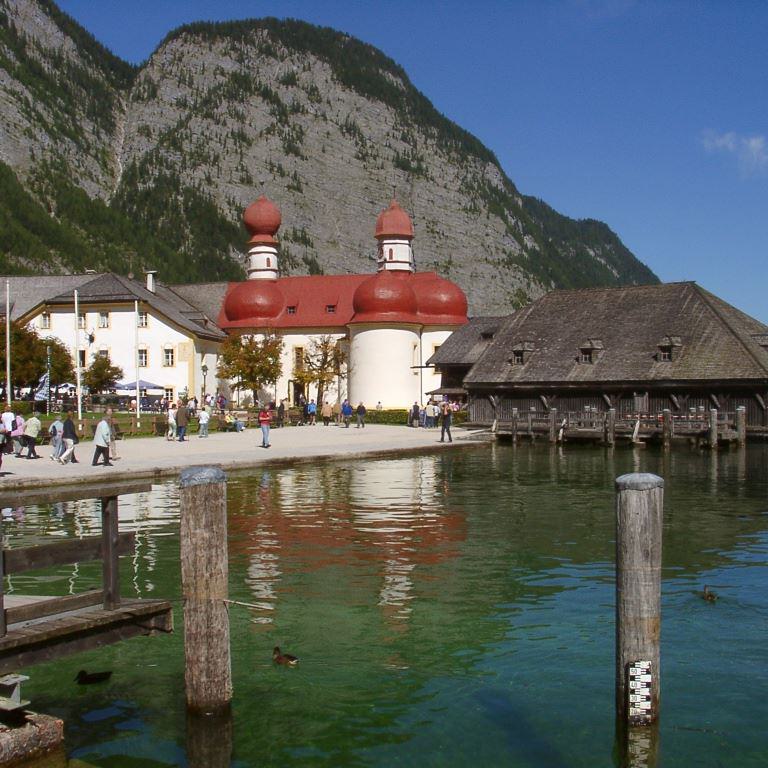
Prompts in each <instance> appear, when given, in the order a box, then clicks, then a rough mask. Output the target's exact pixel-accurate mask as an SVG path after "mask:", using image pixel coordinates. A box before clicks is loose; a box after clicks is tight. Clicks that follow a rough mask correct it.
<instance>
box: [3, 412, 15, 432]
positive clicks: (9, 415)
mask: <svg viewBox="0 0 768 768" xmlns="http://www.w3.org/2000/svg"><path fill="white" fill-rule="evenodd" d="M0 419H2V422H3V427H4V428H5V433H6V434H7V435H10V434H11V432H13V430H14V429H15V427H16V425H15V423H14V422H15V421H16V416H15V414H14V413H13V410H12V409H11V406H10V405H6V406H5V408H4V409H3V415H2V416H0Z"/></svg>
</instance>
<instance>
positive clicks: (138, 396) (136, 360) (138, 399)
mask: <svg viewBox="0 0 768 768" xmlns="http://www.w3.org/2000/svg"><path fill="white" fill-rule="evenodd" d="M133 320H134V329H133V332H134V347H133V362H134V363H135V368H136V429H137V430H139V429H140V428H141V387H140V386H139V382H140V379H139V302H138V301H134V302H133Z"/></svg>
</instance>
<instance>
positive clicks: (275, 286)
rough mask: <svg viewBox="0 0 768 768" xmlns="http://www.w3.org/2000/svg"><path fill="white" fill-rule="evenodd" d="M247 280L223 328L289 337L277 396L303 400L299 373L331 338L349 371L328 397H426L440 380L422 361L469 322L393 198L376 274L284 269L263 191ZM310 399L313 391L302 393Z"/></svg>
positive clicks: (238, 286) (391, 401) (230, 291)
mask: <svg viewBox="0 0 768 768" xmlns="http://www.w3.org/2000/svg"><path fill="white" fill-rule="evenodd" d="M243 221H244V223H245V226H246V228H247V229H248V231H249V233H250V235H251V239H250V240H249V242H248V246H249V251H248V264H247V272H248V279H247V280H245V281H243V282H238V283H229V284H228V285H227V287H226V291H225V294H224V297H223V301H222V302H221V308H220V311H219V315H218V318H217V324H218V326H219V327H220V328H221V329H222V330H224V331H225V332H228V333H232V332H240V333H242V332H253V333H259V332H265V331H268V330H269V331H273V332H275V333H277V334H278V335H280V336H281V337H282V339H283V342H284V350H283V366H282V368H283V374H282V377H281V379H280V380H279V381H278V382H277V392H276V393H275V394H276V398H277V399H282V398H284V397H288V398H289V399H290V400H291V401H292V402H293V401H295V400H297V399H298V396H299V392H300V388H299V387H298V386H297V385H295V384H294V380H293V372H294V370H295V368H296V366H297V365H301V360H302V359H303V355H304V352H305V350H306V349H307V348H308V347H309V345H311V344H312V340H313V339H318V338H320V337H322V336H330V337H332V338H333V339H335V340H337V341H338V342H340V343H341V344H343V345H344V346H345V348H346V351H347V361H348V362H347V366H346V370H345V371H342V376H340V377H339V380H338V382H337V386H336V388H334V389H332V390H331V391H330V392H328V395H327V396H324V399H326V400H329V401H330V402H335V401H336V399H337V398H338V399H342V398H344V397H348V398H349V399H350V400H351V401H352V402H354V403H358V402H361V401H362V402H364V403H365V404H366V405H367V406H368V407H372V406H374V405H375V404H377V403H379V402H381V404H382V405H383V407H385V408H396V407H397V408H403V407H409V406H410V405H412V404H413V403H414V402H415V401H416V402H419V403H423V402H425V401H426V400H427V399H428V395H427V393H428V392H430V391H431V390H434V389H437V388H438V387H439V386H440V379H439V376H436V375H435V373H434V370H433V369H432V368H428V367H426V365H425V363H426V361H427V359H428V358H429V357H431V355H432V354H434V352H435V351H436V350H437V349H438V347H439V346H440V345H441V344H442V343H443V342H444V341H445V339H447V338H448V336H449V335H450V334H451V333H452V332H453V331H454V330H456V328H458V327H460V326H462V325H463V324H464V323H466V322H467V300H466V297H465V295H464V292H463V291H462V290H461V288H459V287H458V286H457V285H456V284H455V283H452V282H451V281H450V280H446V279H443V278H441V277H440V276H439V275H437V274H436V273H435V272H416V269H415V264H414V258H413V248H412V241H413V238H414V230H413V223H412V221H411V218H410V216H409V215H408V214H407V213H406V212H405V211H404V210H403V209H402V208H401V207H400V205H399V204H398V203H397V202H396V201H394V200H393V201H392V203H391V204H390V206H389V208H387V209H386V210H385V211H383V212H382V213H381V214H380V215H379V217H378V219H377V221H376V229H375V237H376V239H377V241H378V257H377V267H378V270H377V272H376V273H374V274H371V275H366V274H363V275H309V276H301V277H280V272H279V263H278V248H277V245H278V243H277V240H276V239H275V236H276V235H277V232H278V230H279V228H280V224H281V215H280V211H279V209H278V208H277V206H276V205H275V204H274V203H272V202H271V201H270V200H268V199H267V198H266V197H264V196H262V197H260V198H259V199H258V200H256V201H255V202H254V203H252V204H251V205H250V206H249V207H248V208H247V209H246V211H245V213H244V214H243ZM304 394H305V396H306V397H307V399H310V398H311V397H316V394H317V393H316V391H315V392H312V391H310V392H307V393H304Z"/></svg>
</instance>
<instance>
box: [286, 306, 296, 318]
mask: <svg viewBox="0 0 768 768" xmlns="http://www.w3.org/2000/svg"><path fill="white" fill-rule="evenodd" d="M285 311H286V313H287V314H289V315H295V314H296V305H295V304H292V305H291V306H290V307H287V308H286V310H285Z"/></svg>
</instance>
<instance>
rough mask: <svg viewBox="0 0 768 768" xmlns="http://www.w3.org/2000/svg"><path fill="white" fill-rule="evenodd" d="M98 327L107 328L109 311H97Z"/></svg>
mask: <svg viewBox="0 0 768 768" xmlns="http://www.w3.org/2000/svg"><path fill="white" fill-rule="evenodd" d="M99 328H109V312H99Z"/></svg>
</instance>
